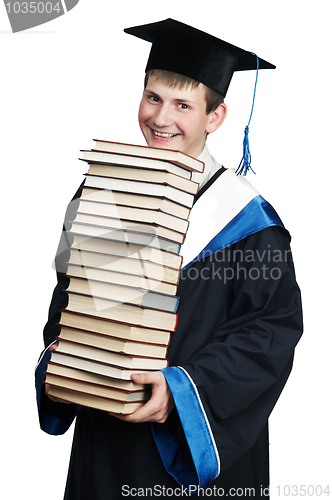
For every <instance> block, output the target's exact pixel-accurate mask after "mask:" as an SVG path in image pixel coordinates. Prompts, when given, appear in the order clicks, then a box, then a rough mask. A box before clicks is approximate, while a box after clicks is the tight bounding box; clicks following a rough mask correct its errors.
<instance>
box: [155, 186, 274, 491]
mask: <svg viewBox="0 0 332 500" xmlns="http://www.w3.org/2000/svg"><path fill="white" fill-rule="evenodd" d="M270 226H280V227H282V228H284V225H283V223H282V221H281V220H280V218H279V216H278V214H277V213H276V211H275V210H274V208H273V207H272V206H271V205H270V204H269V203H268V202H267V201H265V200H264V198H262V197H261V196H260V195H258V196H256V197H255V198H253V199H252V200H251V201H250V202H249V203H248V204H247V205H246V206H245V207H244V208H243V209H242V210H241V211H240V212H239V213H238V214H237V215H236V216H235V217H234V218H233V219H232V220H231V221H230V222H229V223H228V224H227V225H226V226H225V227H224V228H223V229H222V230H221V231H220V232H219V233H218V234H217V235H216V236H215V237H214V238H213V239H212V240H211V241H210V242H209V243H208V245H206V247H205V248H204V249H203V250H202V251H201V252H200V253H199V255H197V257H196V258H195V259H194V260H193V261H191V262H190V263H189V264H188V265H186V266H184V267H183V269H187V268H188V267H190V266H191V265H192V264H193V263H194V262H195V261H197V260H199V259H202V258H204V257H207V256H209V255H212V254H214V253H216V252H217V251H219V250H222V249H223V248H226V247H228V246H230V245H232V244H234V243H236V242H238V241H240V240H242V239H243V238H246V237H247V236H249V235H251V234H254V233H256V232H258V231H261V230H262V229H265V228H267V227H270ZM162 371H163V373H164V375H165V378H166V381H167V383H168V386H169V388H170V390H171V392H172V395H173V398H174V402H175V405H176V408H177V412H178V414H179V417H180V420H181V424H182V427H183V431H184V433H185V436H186V439H187V442H188V446H189V448H190V452H191V455H192V459H193V462H194V465H195V469H196V472H197V476H196V475H195V474H193V473H192V472H190V471H189V470H188V469H187V467H186V465H185V464H184V463H183V461H182V459H181V456H180V452H179V449H178V446H177V443H176V441H175V439H174V437H173V435H172V434H171V432H170V430H169V428H168V426H167V422H165V423H164V424H156V423H153V424H152V433H153V437H154V440H155V443H156V445H157V448H158V450H159V453H160V455H161V458H162V460H163V463H164V466H165V468H166V470H167V471H168V472H169V474H171V475H172V476H173V477H174V478H175V479H176V481H178V483H179V484H181V485H182V486H183V487H184V488H186V489H189V491H195V489H194V488H204V487H206V486H208V484H210V483H211V481H213V480H214V479H215V478H216V477H217V476H218V475H219V473H220V461H219V454H218V449H217V446H216V444H215V441H214V437H213V433H212V430H211V427H210V424H209V422H208V419H207V416H206V413H205V411H204V407H203V404H202V402H201V400H200V397H199V393H198V390H197V388H196V386H195V384H194V382H193V380H192V379H191V377H190V376H189V374H188V373H187V372H186V371H185V370H184V369H182V368H181V367H177V366H171V367H168V368H165V369H164V370H162ZM197 491H198V490H197V489H196V492H197Z"/></svg>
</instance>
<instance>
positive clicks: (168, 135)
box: [152, 130, 178, 139]
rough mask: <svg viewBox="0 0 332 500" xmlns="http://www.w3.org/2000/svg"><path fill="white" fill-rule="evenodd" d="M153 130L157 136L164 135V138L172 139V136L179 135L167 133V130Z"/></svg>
mask: <svg viewBox="0 0 332 500" xmlns="http://www.w3.org/2000/svg"><path fill="white" fill-rule="evenodd" d="M152 132H153V134H154V135H156V136H157V137H162V138H164V139H171V138H172V137H175V136H176V135H178V134H167V133H166V132H157V130H152Z"/></svg>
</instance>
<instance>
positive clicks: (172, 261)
mask: <svg viewBox="0 0 332 500" xmlns="http://www.w3.org/2000/svg"><path fill="white" fill-rule="evenodd" d="M72 238H73V241H72V243H71V248H73V249H78V250H85V251H90V252H96V253H103V254H106V255H113V256H116V257H120V258H126V259H134V260H140V261H145V262H153V263H155V264H159V265H161V266H167V267H171V268H173V269H180V267H181V266H182V260H183V258H182V256H181V255H178V254H175V253H169V252H165V251H162V250H161V249H160V248H156V247H152V246H146V245H139V244H134V243H127V242H122V241H114V240H113V241H111V242H110V241H109V240H107V239H104V238H90V237H87V236H84V235H79V234H73V235H72Z"/></svg>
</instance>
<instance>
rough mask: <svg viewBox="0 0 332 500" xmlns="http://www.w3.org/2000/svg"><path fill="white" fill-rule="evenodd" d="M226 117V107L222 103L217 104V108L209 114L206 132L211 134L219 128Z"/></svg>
mask: <svg viewBox="0 0 332 500" xmlns="http://www.w3.org/2000/svg"><path fill="white" fill-rule="evenodd" d="M226 115H227V106H226V104H224V103H221V104H219V106H218V107H217V108H216V109H215V110H214V111H211V113H210V114H209V120H208V124H207V127H206V132H207V133H208V134H211V133H212V132H214V131H215V130H217V128H219V127H220V125H221V124H222V123H223V121H224V120H225V118H226Z"/></svg>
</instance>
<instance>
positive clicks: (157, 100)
mask: <svg viewBox="0 0 332 500" xmlns="http://www.w3.org/2000/svg"><path fill="white" fill-rule="evenodd" d="M149 100H150V101H152V102H159V98H158V97H157V96H155V95H150V96H149Z"/></svg>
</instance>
